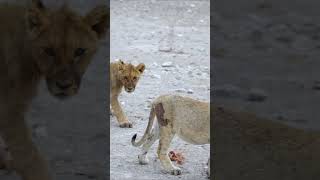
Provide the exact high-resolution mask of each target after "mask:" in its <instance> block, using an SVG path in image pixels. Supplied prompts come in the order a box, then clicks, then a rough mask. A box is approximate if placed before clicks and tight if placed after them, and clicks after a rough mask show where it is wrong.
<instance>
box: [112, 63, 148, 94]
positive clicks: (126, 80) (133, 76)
mask: <svg viewBox="0 0 320 180" xmlns="http://www.w3.org/2000/svg"><path fill="white" fill-rule="evenodd" d="M118 67H119V80H120V81H121V83H122V84H123V86H124V89H125V91H126V92H128V93H131V92H133V91H134V90H135V88H136V85H137V83H138V81H139V79H140V76H141V74H142V73H143V71H144V69H145V65H144V64H143V63H140V64H139V65H137V66H134V65H132V64H130V63H124V62H123V61H122V60H119V66H118Z"/></svg>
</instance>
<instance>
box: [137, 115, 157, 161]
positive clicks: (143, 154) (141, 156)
mask: <svg viewBox="0 0 320 180" xmlns="http://www.w3.org/2000/svg"><path fill="white" fill-rule="evenodd" d="M158 139H159V125H158V122H157V121H155V123H154V127H153V128H152V130H151V132H150V134H149V137H148V139H147V140H146V142H145V143H144V144H143V145H142V149H141V154H139V155H138V159H139V163H140V164H148V163H149V160H148V157H147V154H148V151H149V149H150V148H151V146H152V145H153V144H154V142H155V141H156V140H158Z"/></svg>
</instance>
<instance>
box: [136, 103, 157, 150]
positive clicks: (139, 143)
mask: <svg viewBox="0 0 320 180" xmlns="http://www.w3.org/2000/svg"><path fill="white" fill-rule="evenodd" d="M155 116H156V113H155V109H154V106H153V105H152V108H151V111H150V115H149V122H148V126H147V129H146V131H145V132H144V135H143V136H142V138H141V139H140V141H138V142H136V138H137V134H135V135H133V136H132V138H131V144H132V145H133V146H135V147H138V146H141V145H142V144H143V143H144V142H145V141H146V140H147V138H148V137H149V135H150V130H151V128H152V125H153V122H154V118H155Z"/></svg>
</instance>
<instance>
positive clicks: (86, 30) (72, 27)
mask: <svg viewBox="0 0 320 180" xmlns="http://www.w3.org/2000/svg"><path fill="white" fill-rule="evenodd" d="M26 20H27V31H28V37H29V38H30V41H31V43H30V46H31V49H32V56H33V59H34V60H35V61H36V62H35V63H36V66H37V67H38V69H39V71H40V72H41V74H42V75H43V76H44V77H45V79H46V82H47V87H48V89H49V92H50V93H51V94H52V95H53V96H55V97H58V98H64V97H69V96H72V95H75V94H76V93H77V92H78V90H79V88H80V83H81V79H82V76H83V74H84V73H85V71H86V69H87V67H88V65H89V64H90V61H91V60H92V57H93V55H94V54H95V52H96V50H97V48H98V42H99V40H100V39H102V38H103V37H104V35H105V33H106V31H107V30H108V27H110V26H109V12H108V9H107V6H104V5H102V6H98V7H96V8H94V9H93V10H91V11H90V12H89V13H88V14H87V15H85V16H81V15H78V14H77V13H75V12H73V11H72V10H70V9H69V8H68V7H66V6H64V7H62V8H60V9H58V10H49V9H47V8H46V7H45V6H44V5H43V3H42V2H41V1H40V0H33V1H32V6H31V7H30V8H29V10H28V12H27V16H26Z"/></svg>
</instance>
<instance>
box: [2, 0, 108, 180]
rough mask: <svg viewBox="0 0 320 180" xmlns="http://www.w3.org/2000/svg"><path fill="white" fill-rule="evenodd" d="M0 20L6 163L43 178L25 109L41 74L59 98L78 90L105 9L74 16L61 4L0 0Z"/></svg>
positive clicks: (104, 22)
mask: <svg viewBox="0 0 320 180" xmlns="http://www.w3.org/2000/svg"><path fill="white" fill-rule="evenodd" d="M0 22H1V26H0V84H1V87H0V132H1V136H2V137H3V139H4V141H5V143H6V145H7V146H8V149H9V151H10V154H11V156H12V161H11V162H10V164H11V166H12V167H13V168H14V169H15V170H16V171H17V173H18V174H19V175H21V177H22V179H23V180H49V179H51V178H50V177H49V175H48V168H47V163H46V162H45V160H44V159H43V157H42V156H41V155H40V154H39V152H38V150H37V148H36V147H35V145H34V144H33V143H32V139H31V135H30V132H29V129H28V128H27V125H26V123H25V120H24V116H25V112H26V111H27V108H28V106H29V104H30V101H31V99H32V98H33V97H34V96H35V94H36V89H37V87H38V84H39V82H40V80H41V79H45V80H46V83H47V87H48V90H49V92H50V93H51V94H52V95H53V96H54V97H57V98H59V99H65V98H66V97H70V96H72V95H75V94H76V93H77V92H78V90H79V88H80V83H81V78H82V76H83V74H84V73H85V71H86V69H87V66H88V65H89V63H90V61H91V60H92V56H93V55H94V54H95V52H96V50H97V48H98V42H99V40H100V39H102V38H103V37H104V35H105V33H106V31H107V29H108V24H109V13H108V11H107V7H106V6H98V7H96V8H94V9H93V10H91V12H89V13H88V14H87V15H86V16H80V15H78V14H76V13H75V12H73V11H71V10H70V9H68V8H67V7H65V6H64V7H63V8H60V9H58V10H50V9H47V8H46V7H45V6H44V5H43V3H42V2H41V1H40V0H33V1H32V4H31V6H30V7H29V8H25V7H23V6H18V5H8V4H1V5H0ZM0 159H4V158H0ZM6 163H7V162H6ZM0 164H1V162H0Z"/></svg>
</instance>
